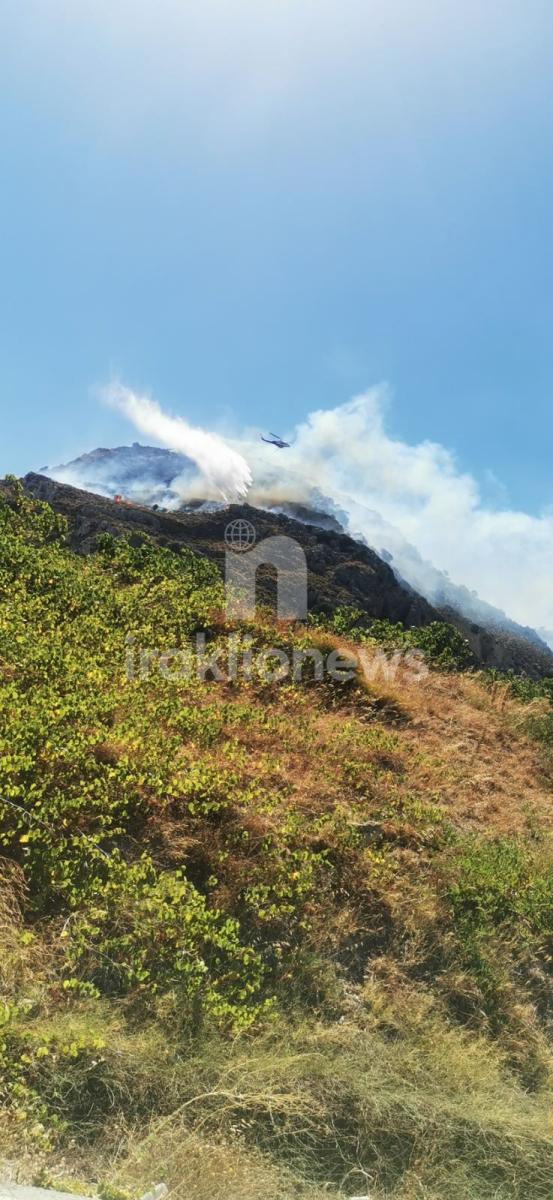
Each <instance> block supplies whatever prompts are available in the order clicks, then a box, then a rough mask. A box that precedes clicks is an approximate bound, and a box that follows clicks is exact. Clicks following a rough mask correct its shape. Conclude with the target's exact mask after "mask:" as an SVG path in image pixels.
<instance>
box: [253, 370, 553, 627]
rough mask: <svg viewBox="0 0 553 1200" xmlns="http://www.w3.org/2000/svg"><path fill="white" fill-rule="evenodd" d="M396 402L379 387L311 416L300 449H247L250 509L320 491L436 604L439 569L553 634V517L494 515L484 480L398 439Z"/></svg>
mask: <svg viewBox="0 0 553 1200" xmlns="http://www.w3.org/2000/svg"><path fill="white" fill-rule="evenodd" d="M387 402H388V396H387V392H386V389H384V388H375V389H372V390H371V391H368V392H366V393H365V394H363V395H361V396H357V397H355V398H354V399H353V400H350V401H349V402H348V403H346V404H343V405H341V406H339V407H338V408H336V409H333V410H331V411H322V410H321V411H318V412H314V413H311V414H310V416H309V417H308V418H307V420H306V421H305V422H302V424H300V425H299V426H298V428H297V430H296V434H295V437H294V439H293V445H292V447H291V449H290V450H285V451H284V450H283V451H278V450H272V448H271V447H270V446H268V447H262V450H261V451H260V450H259V449H257V450H255V447H254V444H253V443H252V441H251V439H247V440H244V441H242V442H241V443H240V444H239V445H240V449H241V450H242V452H243V453H244V454H245V455H246V456H247V457H248V458H249V461H250V463H251V465H252V470H253V476H254V486H253V489H252V491H251V492H250V494H249V499H250V501H251V502H252V503H256V502H257V503H263V500H264V498H269V496H270V495H276V496H277V497H281V498H282V499H288V500H290V499H296V500H298V501H300V502H303V503H305V502H309V501H310V500H311V502H313V501H314V491H315V489H316V490H317V491H318V493H319V494H322V495H324V496H327V497H329V498H330V499H331V501H332V502H333V503H334V505H336V506H337V507H338V508H339V509H340V510H341V512H342V514H345V517H346V527H347V529H348V532H349V533H351V534H352V535H354V536H355V535H356V534H361V535H363V536H364V537H365V538H366V540H367V541H368V542H369V544H370V545H371V546H373V547H374V548H375V549H376V550H381V549H382V548H385V549H387V550H389V551H391V552H392V554H393V559H394V565H395V566H396V568H397V569H398V570H399V571H400V572H401V573H402V574H403V575H404V577H405V578H406V579H407V580H408V582H410V583H411V584H412V586H414V587H416V588H417V590H420V591H422V592H423V593H424V594H425V595H427V596H428V598H429V599H431V600H432V599H434V598H435V596H436V594H437V591H438V590H441V589H443V583H444V580H443V575H440V574H439V572H438V571H436V568H439V569H440V572H446V573H449V575H450V576H451V578H452V579H453V580H455V581H456V582H458V583H462V584H464V585H465V587H466V588H468V589H469V590H475V591H477V592H478V593H479V594H480V596H481V597H482V598H483V599H485V600H486V601H488V602H489V603H491V604H493V605H496V606H498V607H499V608H501V609H503V610H505V611H506V612H507V613H508V614H509V616H511V617H513V618H515V619H516V620H517V621H520V622H521V623H522V624H530V625H533V626H534V627H536V626H541V627H545V628H548V629H551V628H552V627H553V514H552V513H550V512H544V513H542V514H541V515H538V516H532V515H530V514H528V513H524V512H520V511H516V510H513V509H509V508H506V507H504V508H491V507H489V506H487V505H486V504H485V503H484V501H483V499H482V496H481V493H480V489H479V486H478V484H477V482H476V480H475V479H474V478H473V477H472V476H471V475H468V474H466V473H464V472H462V471H460V470H459V468H458V466H457V464H456V461H455V458H454V456H453V455H452V454H451V452H450V451H448V450H446V449H444V447H443V446H440V445H438V444H436V443H434V442H430V441H425V442H422V443H420V444H419V445H415V446H410V445H407V444H406V443H405V442H402V441H399V440H396V439H393V438H391V437H390V435H389V434H388V433H387V431H386V428H385V422H384V416H385V410H386V406H387ZM271 455H272V457H270V456H271ZM275 456H276V457H275ZM415 547H416V549H415ZM432 564H433V565H432ZM446 582H447V581H446Z"/></svg>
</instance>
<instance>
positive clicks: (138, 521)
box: [23, 472, 553, 678]
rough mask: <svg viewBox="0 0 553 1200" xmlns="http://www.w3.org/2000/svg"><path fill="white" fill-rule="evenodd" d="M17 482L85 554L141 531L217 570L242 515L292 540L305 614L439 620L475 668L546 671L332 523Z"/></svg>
mask: <svg viewBox="0 0 553 1200" xmlns="http://www.w3.org/2000/svg"><path fill="white" fill-rule="evenodd" d="M23 484H24V487H25V490H26V491H27V492H28V493H29V494H30V495H32V496H34V497H36V498H38V499H42V500H46V501H47V502H48V503H49V504H51V506H52V507H53V508H54V509H55V510H56V511H57V512H60V513H62V514H63V515H64V516H65V517H67V519H68V522H69V544H70V545H71V547H72V548H73V549H76V550H78V551H79V552H81V553H89V552H90V551H92V550H93V549H94V546H95V543H96V539H97V537H98V535H99V534H100V533H102V532H110V533H114V534H116V535H117V536H121V535H122V534H125V533H126V534H129V535H131V536H133V535H134V536H139V537H140V536H143V535H144V534H146V535H148V536H150V537H152V538H153V539H154V541H156V542H158V543H159V544H160V545H166V546H169V547H171V548H172V549H175V548H178V547H179V546H187V547H189V548H191V549H194V550H195V551H196V552H197V553H199V554H202V555H204V556H205V557H207V558H208V559H210V560H211V561H213V562H215V563H216V564H217V566H218V567H219V569H220V570H221V569H222V567H223V563H224V552H225V539H224V533H225V527H226V525H227V524H228V523H229V521H232V520H235V519H240V518H243V519H245V520H249V521H250V522H251V523H252V524H254V526H255V528H256V531H257V535H258V538H259V539H261V538H264V537H267V536H274V535H275V534H278V533H281V534H282V533H284V534H286V535H288V536H292V537H294V538H295V539H296V540H297V541H298V542H299V543H300V545H301V546H302V548H303V549H304V551H305V553H306V557H307V562H308V580H309V585H308V597H309V609H310V611H312V612H314V613H330V612H331V611H332V610H333V609H335V608H336V607H338V606H339V605H344V604H349V605H353V606H354V607H358V608H360V609H361V610H362V611H363V612H364V613H365V614H366V615H367V616H369V617H370V618H372V619H387V620H390V621H392V622H399V623H401V624H403V625H405V627H407V628H409V627H413V626H422V625H427V624H430V623H431V622H432V621H440V620H446V621H448V622H449V623H451V624H453V625H454V626H455V627H456V628H457V629H459V630H460V632H461V633H462V634H463V636H464V637H466V639H467V641H468V642H469V645H470V647H471V649H472V651H473V654H474V655H475V658H476V660H477V662H478V664H479V665H480V666H482V667H489V668H495V669H499V670H502V671H513V672H515V673H517V674H527V675H529V676H531V677H532V678H541V677H544V676H546V675H551V674H553V655H552V654H551V653H550V652H549V651H548V650H547V648H546V647H545V646H544V648H543V650H542V649H541V648H539V647H537V646H535V645H534V644H533V643H532V642H531V641H530V640H526V639H524V638H523V637H522V636H521V637H517V636H514V635H512V634H510V633H509V632H506V631H497V630H493V629H490V628H485V627H483V626H480V625H478V624H476V623H474V622H471V621H470V620H468V619H466V618H463V617H462V616H461V615H460V614H458V613H456V612H454V611H453V610H447V609H440V608H439V607H435V606H433V605H431V604H430V603H429V602H428V601H427V600H426V599H425V598H424V597H423V596H421V595H420V594H418V593H417V592H416V591H415V589H413V588H412V587H411V586H410V585H408V584H405V582H404V581H400V580H399V579H398V577H397V574H396V573H395V572H394V571H393V569H392V567H391V566H390V564H389V563H388V562H386V561H385V560H384V559H383V558H382V557H381V556H380V555H378V554H377V553H376V551H374V550H373V549H371V548H370V547H369V546H367V545H366V544H363V543H362V542H360V541H357V540H356V539H354V538H352V537H350V536H349V534H346V533H345V532H339V531H338V530H336V528H335V527H334V526H332V528H330V529H321V528H319V527H318V526H315V525H313V524H307V523H306V522H305V521H302V520H300V519H299V518H298V517H292V516H287V515H284V514H282V513H276V512H272V511H270V510H267V509H261V508H254V507H253V506H251V505H248V504H232V505H228V506H219V505H217V506H211V505H210V506H208V508H207V511H206V510H205V509H203V508H202V506H201V504H200V503H198V504H197V505H196V506H191V507H190V509H189V510H186V511H182V510H181V511H179V512H170V513H169V512H164V511H160V510H159V509H158V510H156V509H154V508H152V507H150V506H147V505H142V506H141V505H138V504H134V503H124V504H120V503H117V502H116V501H114V500H113V499H108V498H107V497H104V496H99V495H97V494H96V493H93V492H86V491H83V490H82V489H78V488H75V487H73V486H71V485H69V484H66V483H59V482H56V481H54V480H52V479H51V478H49V477H47V476H44V475H39V474H37V473H34V472H31V473H29V474H27V475H26V476H25V477H24V480H23ZM259 590H260V596H261V597H262V598H263V599H266V600H268V601H270V600H271V598H272V596H273V593H274V583H273V580H272V577H271V574H270V572H267V571H266V570H265V569H264V568H262V569H261V571H260V579H259Z"/></svg>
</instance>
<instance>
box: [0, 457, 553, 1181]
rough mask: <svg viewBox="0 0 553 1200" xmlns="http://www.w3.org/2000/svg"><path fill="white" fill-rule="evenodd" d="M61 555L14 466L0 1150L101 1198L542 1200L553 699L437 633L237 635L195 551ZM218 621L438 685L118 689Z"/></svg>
mask: <svg viewBox="0 0 553 1200" xmlns="http://www.w3.org/2000/svg"><path fill="white" fill-rule="evenodd" d="M65 535H66V530H65V526H64V522H63V520H62V519H61V518H60V517H58V516H56V515H55V514H54V513H53V511H52V510H51V509H50V508H49V507H48V506H47V505H45V504H41V503H40V502H37V501H32V500H30V499H29V498H28V497H26V496H25V495H24V493H23V492H22V490H21V488H20V487H19V485H18V484H17V483H16V481H15V480H11V481H10V485H9V488H8V489H7V491H6V492H5V493H4V494H3V496H2V497H1V498H0V676H1V687H0V729H1V737H2V745H1V748H0V817H1V825H0V923H1V927H2V951H1V955H0V1138H1V1143H0V1152H1V1155H2V1157H3V1160H4V1163H5V1164H6V1165H10V1164H11V1168H12V1169H13V1170H15V1169H16V1165H17V1172H18V1174H19V1178H20V1179H21V1180H25V1181H27V1182H29V1181H31V1180H34V1181H35V1182H41V1183H43V1184H47V1185H48V1184H50V1185H53V1186H57V1187H62V1188H67V1189H69V1190H71V1189H74V1190H76V1191H86V1190H89V1191H90V1192H91V1193H96V1192H97V1191H98V1190H99V1191H100V1194H101V1195H102V1196H103V1197H104V1200H124V1198H125V1197H126V1196H134V1195H137V1194H139V1193H140V1192H141V1191H144V1190H145V1189H146V1187H147V1186H148V1185H149V1184H150V1183H151V1182H152V1181H154V1180H158V1179H165V1180H166V1181H167V1183H168V1184H169V1185H170V1187H171V1189H172V1190H173V1193H174V1194H175V1195H178V1194H180V1195H181V1196H182V1197H183V1200H185V1198H186V1200H223V1198H224V1200H262V1197H263V1198H265V1197H270V1198H271V1200H292V1198H293V1197H303V1198H304V1200H323V1197H326V1198H327V1200H328V1198H329V1197H330V1198H331V1200H332V1198H334V1200H343V1198H345V1197H347V1196H353V1195H357V1196H359V1195H370V1196H371V1197H374V1198H376V1200H384V1198H385V1197H390V1198H393V1200H415V1198H426V1200H442V1198H444V1197H446V1196H447V1197H448V1198H451V1200H467V1198H473V1200H488V1198H489V1200H492V1197H493V1198H494V1200H507V1198H515V1197H517V1198H520V1200H538V1198H542V1197H543V1200H545V1198H546V1197H549V1196H550V1194H551V1161H552V1152H553V1057H552V1053H551V999H552V982H553V981H552V972H551V962H552V958H551V956H552V953H553V941H552V928H553V843H552V840H551V829H552V804H551V797H552V781H553V774H552V771H553V760H552V759H551V755H550V746H551V744H553V719H552V715H551V714H552V711H553V710H552V708H551V695H552V692H551V688H550V685H549V684H548V683H547V682H546V683H541V684H540V685H532V684H530V682H528V681H519V680H516V679H514V678H513V679H509V678H505V677H501V676H498V675H495V676H490V675H484V674H479V673H477V672H475V671H474V670H473V669H471V668H472V662H471V659H470V655H469V652H468V650H467V646H466V643H464V642H463V639H462V638H461V637H460V635H459V634H458V633H456V631H454V630H452V629H451V627H449V626H447V625H442V624H440V625H439V626H438V625H436V626H435V627H433V626H430V627H428V628H427V629H425V630H419V631H410V632H409V634H407V633H406V632H405V631H404V630H402V629H401V628H400V627H394V626H388V627H385V625H386V623H384V622H378V623H373V624H372V626H370V627H369V626H366V625H362V624H360V622H359V619H358V618H356V617H355V614H354V613H353V610H350V611H347V610H344V609H342V610H337V611H336V613H335V614H334V615H333V617H332V618H330V619H326V620H325V622H324V624H321V623H319V624H318V625H317V626H316V627H315V626H311V627H307V628H305V627H300V626H297V627H292V628H290V627H288V626H285V625H283V624H279V623H278V622H276V621H275V619H274V618H273V617H272V616H271V615H270V613H268V612H260V614H259V617H258V619H257V620H256V622H254V623H252V624H250V625H249V626H248V628H247V629H245V628H242V629H239V628H237V627H236V626H232V625H229V624H228V622H226V620H225V617H224V615H223V593H222V583H221V580H220V577H219V575H218V573H217V571H216V569H215V568H214V567H213V566H212V565H210V564H209V563H207V562H206V560H205V559H204V558H201V557H198V556H196V555H194V554H193V553H192V552H191V551H188V550H182V549H181V550H180V551H179V552H175V551H171V550H168V549H162V548H159V547H155V546H154V545H153V544H151V543H150V542H148V540H147V539H146V538H145V537H141V538H137V537H134V538H133V539H130V540H125V539H117V540H116V539H113V538H112V537H109V536H104V537H101V538H100V539H99V541H98V546H97V550H96V552H95V553H94V554H91V555H89V556H86V557H85V556H79V555H76V554H74V553H73V552H72V551H71V550H70V549H68V548H67V545H66V540H65ZM352 613H353V615H352ZM197 631H205V633H206V635H207V641H208V645H209V646H210V647H211V648H214V649H215V648H217V646H219V645H223V644H224V643H225V640H226V639H227V638H228V635H229V634H231V633H232V634H234V635H235V638H236V639H238V641H239V640H240V639H241V638H243V639H246V637H247V639H248V644H253V645H254V646H256V647H264V646H266V647H269V646H276V647H278V646H280V645H286V646H290V645H291V644H292V645H296V646H297V647H299V648H305V647H308V646H309V645H313V646H318V647H324V648H325V649H326V648H328V649H332V648H335V649H337V650H340V651H343V653H344V654H345V655H347V653H348V651H351V650H352V649H354V648H355V647H356V646H358V645H359V644H360V642H362V643H363V646H364V649H365V650H366V651H367V653H370V652H371V649H372V650H374V652H375V653H377V652H381V651H382V648H383V647H384V649H397V648H398V647H400V648H401V647H405V646H406V645H408V646H409V648H412V647H415V648H417V649H419V650H420V651H421V653H422V654H423V655H424V656H425V658H426V660H427V662H428V664H429V666H430V667H431V668H432V669H431V670H430V671H429V673H428V674H427V675H425V677H424V678H413V677H412V676H410V675H409V673H407V674H406V675H405V677H402V676H401V675H398V678H397V679H395V680H394V679H392V680H390V679H389V678H387V677H383V678H382V680H379V677H378V675H377V674H375V677H374V678H371V679H370V682H367V680H366V678H363V677H361V676H359V677H355V678H354V679H352V680H344V681H343V682H336V681H331V680H328V679H326V680H317V679H316V678H315V677H314V676H313V677H310V675H309V672H306V673H305V677H304V678H303V680H302V682H301V683H299V684H294V683H292V682H291V681H290V680H286V679H284V680H281V681H280V682H278V681H273V682H272V683H268V682H267V680H266V679H263V678H261V677H259V678H258V677H256V676H255V674H254V676H253V677H252V678H251V679H249V680H248V679H245V678H239V679H238V680H235V681H231V680H229V681H223V682H221V680H215V679H210V678H209V677H208V679H207V680H205V681H202V680H199V679H198V678H196V677H192V676H191V677H190V678H188V679H184V678H177V677H175V676H174V675H173V674H172V673H171V672H170V671H167V670H164V669H163V663H162V664H161V667H159V669H155V670H153V671H150V672H149V673H148V674H147V675H146V676H145V677H141V673H140V671H134V672H132V673H131V676H132V677H129V671H128V662H129V654H131V655H136V654H138V653H139V649H138V648H139V647H141V646H150V647H151V646H156V647H160V648H161V649H163V648H168V647H171V648H174V647H177V648H178V647H185V646H186V645H187V643H188V641H189V639H190V638H191V637H192V636H193V635H194V634H195V633H196V632H197ZM133 661H134V660H133ZM158 666H159V664H158Z"/></svg>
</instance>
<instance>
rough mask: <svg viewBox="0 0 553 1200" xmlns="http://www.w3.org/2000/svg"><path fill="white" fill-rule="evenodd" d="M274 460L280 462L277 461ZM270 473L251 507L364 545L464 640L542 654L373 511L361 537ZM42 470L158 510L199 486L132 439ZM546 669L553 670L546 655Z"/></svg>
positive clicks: (344, 519)
mask: <svg viewBox="0 0 553 1200" xmlns="http://www.w3.org/2000/svg"><path fill="white" fill-rule="evenodd" d="M277 461H278V463H281V462H282V461H283V458H282V456H281V457H279V459H278V460H277ZM283 470H285V468H283ZM273 472H274V495H273V496H272V495H271V488H270V484H267V485H265V486H264V487H263V488H262V489H260V488H259V487H256V485H255V482H254V484H253V486H252V488H251V489H250V492H249V499H250V502H251V503H253V504H254V505H255V504H256V502H257V503H258V504H260V505H262V506H263V507H264V508H266V509H268V510H269V511H272V512H281V513H283V514H285V515H287V516H291V517H296V518H297V519H298V520H300V521H302V522H304V523H307V524H312V525H314V526H318V527H320V528H325V527H329V525H333V526H334V528H336V529H341V530H342V531H343V532H345V533H348V534H350V536H353V537H354V538H355V540H357V541H360V542H362V543H364V544H365V545H367V546H370V548H371V549H373V550H376V552H377V553H378V554H379V556H380V557H381V558H383V559H384V560H385V561H386V562H388V563H390V565H391V567H392V569H393V571H394V573H395V574H396V577H397V578H398V580H400V581H402V582H406V583H407V584H408V585H409V586H410V587H412V588H414V590H415V591H416V592H418V593H419V594H420V595H422V596H424V597H425V599H426V600H427V601H428V602H429V603H430V604H432V605H433V606H434V607H435V608H436V609H438V610H439V611H440V612H442V613H444V614H445V615H446V616H447V617H448V618H449V617H451V616H453V617H459V616H460V617H462V618H464V620H465V621H466V622H467V627H466V629H465V630H464V631H465V632H466V633H467V634H469V635H470V632H471V631H470V625H478V626H481V627H483V628H484V629H486V630H491V631H494V632H502V633H507V634H510V635H513V636H514V637H515V638H517V639H518V638H521V639H525V640H526V641H529V642H530V643H532V644H533V645H534V646H535V647H536V649H537V650H538V651H539V652H540V653H543V655H544V656H547V655H548V653H549V647H548V645H547V644H546V642H545V641H544V640H543V638H542V637H540V636H539V634H538V633H537V632H536V631H535V630H534V629H532V628H530V627H529V626H524V625H520V624H519V623H518V622H516V621H514V620H512V619H511V618H510V617H509V615H508V614H506V613H505V612H503V611H502V610H501V609H499V608H497V607H495V606H494V605H491V604H488V603H487V602H486V601H485V600H483V599H481V597H480V596H479V595H478V594H477V593H476V592H475V591H473V590H471V589H469V588H467V587H465V586H464V585H463V583H462V582H457V581H453V580H451V579H450V578H449V576H448V574H447V572H444V571H440V570H439V569H438V568H437V567H435V566H434V565H433V564H432V563H430V562H428V561H427V560H425V559H423V557H422V555H421V554H420V553H419V551H418V550H417V548H416V546H414V545H412V544H411V543H410V542H408V541H407V539H406V538H404V537H403V536H402V534H401V532H400V531H399V530H398V529H397V528H394V526H393V525H391V524H390V523H389V522H388V521H386V520H385V519H384V518H383V517H382V516H381V514H380V513H379V512H378V511H375V510H368V509H366V510H364V512H363V528H364V530H365V531H368V532H362V531H361V530H359V529H356V528H355V521H356V520H360V519H361V517H360V514H359V511H358V509H359V506H357V511H355V514H354V516H352V515H351V513H350V512H348V511H347V510H346V509H345V508H342V507H341V506H340V505H339V504H337V503H336V501H335V500H333V499H332V498H331V497H329V496H325V495H323V494H322V492H321V491H320V490H319V489H318V487H316V486H312V487H308V486H306V484H305V483H302V487H301V489H300V488H296V493H297V496H298V498H297V499H295V498H294V486H293V484H290V483H289V482H288V483H287V486H286V488H283V487H282V485H281V484H279V482H278V479H277V468H276V466H275V467H273ZM44 473H45V474H47V475H48V476H49V477H50V478H52V479H55V480H58V481H59V482H62V483H68V484H71V485H73V486H75V487H79V488H82V489H84V490H87V491H92V492H96V493H97V494H98V495H102V496H105V497H109V498H111V497H113V496H114V495H115V494H121V495H123V496H125V497H126V498H127V499H129V500H131V501H134V502H136V503H138V504H144V505H147V506H150V507H151V506H152V505H157V506H160V507H162V508H167V509H169V510H170V511H179V510H180V511H186V510H187V509H188V508H189V507H190V504H191V502H192V500H194V507H195V506H196V503H197V501H198V499H201V498H202V495H203V493H202V491H201V490H200V491H199V490H198V489H201V488H202V483H203V481H202V480H201V479H199V478H198V473H197V470H196V467H195V464H194V462H193V461H192V459H190V458H188V457H187V456H186V455H184V454H182V453H178V452H176V451H173V450H169V449H165V448H160V447H154V446H148V445H141V444H140V443H139V442H134V443H133V444H132V445H130V446H118V447H115V448H113V449H109V448H98V449H96V450H93V451H91V452H90V453H86V454H83V455H81V456H79V457H78V458H76V459H74V460H73V461H72V462H69V463H67V464H60V465H58V466H55V467H51V468H45V469H44ZM301 496H303V499H301V498H300V497H301ZM217 503H221V501H220V500H219V502H217V501H215V500H213V499H212V498H211V499H207V500H206V504H207V505H208V506H209V507H211V506H213V505H217ZM473 633H474V631H473ZM551 668H552V670H553V658H552V660H551Z"/></svg>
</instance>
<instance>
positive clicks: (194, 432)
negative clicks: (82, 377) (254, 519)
mask: <svg viewBox="0 0 553 1200" xmlns="http://www.w3.org/2000/svg"><path fill="white" fill-rule="evenodd" d="M102 394H103V397H104V399H105V401H106V402H107V403H108V404H111V405H112V406H113V407H114V408H117V409H119V411H120V412H122V413H123V414H124V416H126V417H128V419H129V421H132V424H133V425H134V426H135V427H136V428H137V429H139V430H140V432H141V433H144V434H146V436H147V437H148V438H154V440H155V441H156V442H161V444H162V445H163V446H168V447H169V448H170V449H171V450H176V451H177V452H178V453H179V454H184V455H185V456H186V457H187V458H189V459H191V460H192V462H194V463H195V464H196V466H197V468H198V470H199V472H200V474H201V476H202V478H203V480H204V483H205V484H207V487H208V488H209V490H210V492H213V493H215V494H218V495H219V496H222V497H223V499H224V500H227V501H231V500H242V499H244V497H245V495H246V493H247V491H248V488H249V486H250V484H251V482H252V476H251V472H250V468H249V466H248V464H247V462H246V460H245V459H244V458H243V457H242V455H241V454H240V453H239V452H238V451H237V450H234V449H233V448H232V447H231V446H229V445H227V444H226V442H224V441H223V439H222V438H220V437H219V436H218V435H217V434H216V433H208V432H207V431H206V430H204V429H195V428H194V427H193V426H192V425H189V424H188V422H187V421H185V420H183V418H182V417H170V416H167V414H166V413H164V412H163V410H162V409H161V408H160V407H159V404H156V403H155V401H154V400H150V398H149V397H148V396H139V395H138V394H137V392H133V391H132V389H131V388H128V387H125V386H124V385H123V384H121V383H112V384H110V385H109V386H108V387H106V388H105V389H104V390H103V393H102ZM188 487H189V478H187V479H186V480H183V488H182V492H183V495H184V491H185V490H186V489H187V488H188ZM172 488H173V490H174V491H175V492H176V493H177V494H179V492H180V490H181V489H180V488H179V480H178V478H177V479H174V480H173V482H172Z"/></svg>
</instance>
